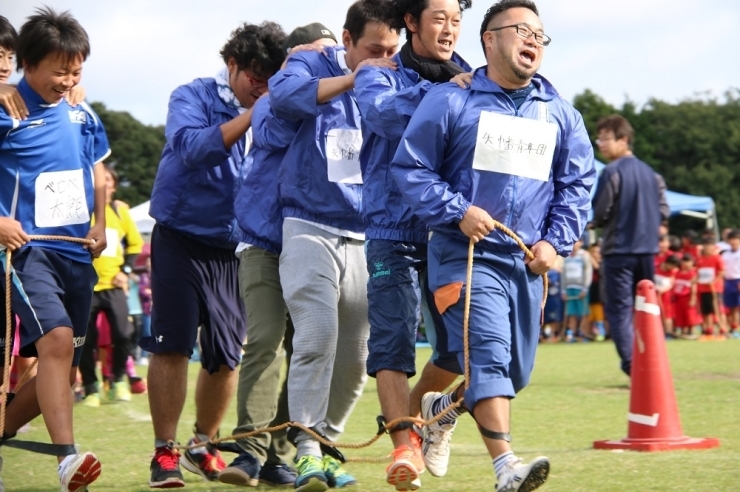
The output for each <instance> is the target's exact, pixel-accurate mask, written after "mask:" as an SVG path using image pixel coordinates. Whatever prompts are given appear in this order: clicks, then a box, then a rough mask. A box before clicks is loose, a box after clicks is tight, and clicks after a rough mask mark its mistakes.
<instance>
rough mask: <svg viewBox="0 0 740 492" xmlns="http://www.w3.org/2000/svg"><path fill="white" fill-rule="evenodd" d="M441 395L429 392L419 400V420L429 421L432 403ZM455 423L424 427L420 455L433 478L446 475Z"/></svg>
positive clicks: (432, 415)
mask: <svg viewBox="0 0 740 492" xmlns="http://www.w3.org/2000/svg"><path fill="white" fill-rule="evenodd" d="M442 396H444V395H442V393H435V392H429V393H426V394H425V395H424V396H423V397H422V398H421V418H422V419H424V420H431V419H433V418H434V414H433V412H432V408H433V406H434V405H433V403H434V401H435V400H436V399H437V398H440V397H442ZM456 425H457V422H453V423H451V424H439V423H434V424H432V425H428V426H426V427H424V444H423V445H422V448H421V455H422V457H423V458H424V463H425V464H426V467H427V469H428V470H429V473H431V474H432V475H434V476H435V477H443V476H445V474H446V473H447V464H448V463H449V462H450V441H451V440H452V433H453V432H454V431H455V426H456Z"/></svg>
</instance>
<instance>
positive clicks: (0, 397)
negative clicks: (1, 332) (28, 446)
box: [0, 235, 94, 437]
mask: <svg viewBox="0 0 740 492" xmlns="http://www.w3.org/2000/svg"><path fill="white" fill-rule="evenodd" d="M29 238H30V239H29V240H30V241H69V242H71V243H80V244H86V245H88V246H91V245H92V244H94V241H93V240H91V239H83V238H79V237H70V236H44V235H32V236H29ZM12 257H13V253H12V251H10V250H9V249H6V250H5V355H4V360H3V384H2V386H0V437H2V436H4V435H5V411H6V407H7V405H8V393H9V390H10V365H11V361H12V358H11V356H12V354H11V350H10V343H11V337H12V336H13V333H12V326H13V320H12V315H11V305H10V304H11V299H12V296H11V291H10V288H11V279H12V275H13V274H12V270H11V269H12V264H11V262H10V261H11V259H12ZM32 367H33V366H31V368H32ZM31 368H29V369H28V370H26V372H25V373H24V374H23V376H22V377H21V380H20V383H21V384H22V383H25V378H27V377H28V375H29V374H30V369H31ZM19 386H20V384H19Z"/></svg>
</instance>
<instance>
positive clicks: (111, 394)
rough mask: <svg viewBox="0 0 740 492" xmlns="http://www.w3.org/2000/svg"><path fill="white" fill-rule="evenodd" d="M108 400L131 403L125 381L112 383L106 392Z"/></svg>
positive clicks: (129, 391)
mask: <svg viewBox="0 0 740 492" xmlns="http://www.w3.org/2000/svg"><path fill="white" fill-rule="evenodd" d="M108 399H109V400H111V401H131V390H130V389H129V387H128V383H127V382H125V381H121V382H120V383H113V384H112V385H111V388H110V390H109V391H108Z"/></svg>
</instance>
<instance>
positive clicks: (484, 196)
mask: <svg viewBox="0 0 740 492" xmlns="http://www.w3.org/2000/svg"><path fill="white" fill-rule="evenodd" d="M481 44H482V45H483V49H484V52H485V55H486V60H487V66H485V67H481V68H479V69H478V70H476V71H475V73H474V75H473V80H472V82H471V84H470V88H469V89H461V88H459V87H456V86H453V85H452V84H445V85H441V86H438V87H435V88H433V89H432V90H431V91H430V92H429V93H428V94H427V96H426V97H425V98H424V99H423V100H422V102H421V104H420V105H419V107H418V109H417V111H416V113H414V116H413V117H412V118H411V121H410V123H409V125H408V128H407V129H406V132H405V133H404V136H403V139H402V141H401V144H400V145H399V146H398V151H397V152H396V155H395V157H394V159H393V164H392V166H391V172H392V173H393V175H394V178H395V179H396V182H397V183H398V186H399V188H400V190H401V192H402V193H403V195H404V197H405V198H406V200H407V201H408V203H409V205H410V206H411V208H412V210H413V211H414V212H415V213H416V214H417V215H418V216H419V217H420V218H421V219H422V220H424V221H425V222H426V223H427V224H428V225H429V226H430V228H431V229H432V231H433V234H432V238H431V239H430V241H429V246H428V247H429V252H428V262H429V286H430V289H431V290H432V291H433V292H434V298H435V303H436V305H437V307H438V309H439V311H440V312H441V313H442V316H443V318H444V321H445V326H446V328H447V332H448V338H449V349H450V350H451V351H453V352H455V353H456V354H457V356H458V360H459V361H460V365H461V366H463V367H464V360H463V359H464V356H463V354H464V348H463V329H462V327H463V312H464V297H465V296H464V292H465V278H466V271H467V255H468V243H469V242H470V241H473V242H475V243H477V244H476V246H475V251H474V263H473V272H472V282H471V303H470V323H469V330H470V343H469V347H470V382H469V388H468V389H467V390H465V391H464V392H463V391H462V390H460V391H455V392H454V394H453V395H451V396H452V398H451V400H457V399H459V398H461V397H462V398H464V403H465V407H466V408H467V409H469V410H470V413H471V415H472V416H473V418H474V419H475V420H476V422H477V424H478V429H479V430H480V433H481V435H482V437H483V441H484V442H485V445H486V447H487V449H488V452H489V454H490V455H491V458H493V465H494V468H495V472H496V480H497V488H496V490H497V491H498V492H504V491H506V492H512V491H531V490H534V489H536V488H538V487H539V486H540V485H541V484H543V483H544V482H545V480H546V479H547V475H548V473H549V468H550V464H549V461H548V460H547V458H544V457H539V458H536V459H534V460H533V461H532V462H530V463H529V464H524V463H523V462H522V461H521V460H520V459H519V458H517V457H516V456H515V455H514V454H513V452H512V451H511V446H510V444H509V443H510V441H511V436H510V434H509V430H510V422H509V413H510V411H509V409H510V400H511V399H512V398H514V397H515V395H516V394H517V393H518V392H519V391H520V390H521V389H523V388H524V387H525V386H526V385H527V384H528V382H529V378H530V374H531V372H532V369H533V366H534V356H535V350H536V348H537V341H538V335H539V323H540V320H541V301H542V296H543V285H542V278H541V275H543V274H545V273H546V272H547V271H548V270H549V269H550V267H551V266H552V264H553V262H554V261H555V258H556V256H557V255H561V256H567V255H568V254H569V253H570V251H571V249H572V247H573V244H574V243H575V242H576V241H577V240H578V238H579V237H580V235H581V233H582V232H583V229H584V228H585V226H586V221H587V215H588V211H589V209H590V200H589V192H590V190H591V187H592V186H593V183H594V180H595V174H596V173H595V169H594V162H593V149H592V147H591V143H590V141H589V138H588V134H587V132H586V129H585V127H584V124H583V120H582V118H581V115H580V114H579V113H578V112H577V111H576V110H575V109H574V108H573V107H572V106H571V105H570V104H568V103H567V102H565V101H564V100H563V99H561V98H560V96H559V95H558V93H557V92H556V91H555V89H554V88H553V87H552V85H550V83H549V82H548V81H547V80H546V79H545V78H544V77H542V76H540V75H538V74H537V73H536V72H537V70H538V69H539V67H540V64H541V63H542V57H543V55H544V48H545V46H547V45H548V44H550V37H549V36H547V35H546V34H545V33H544V31H543V29H542V23H541V21H540V19H539V14H538V11H537V7H536V6H535V4H534V3H533V2H531V1H529V0H502V1H500V2H498V3H496V4H495V5H493V6H492V7H491V8H490V9H488V12H487V13H486V16H485V18H484V20H483V24H482V26H481ZM494 219H495V220H497V221H498V222H500V223H502V224H504V225H506V226H507V227H509V228H510V229H512V230H513V231H514V232H516V233H517V234H518V235H519V237H520V238H521V239H522V241H523V242H524V244H526V245H527V246H528V247H529V248H530V249H531V250H532V252H533V253H534V259H533V260H531V261H529V260H527V259H525V257H524V254H523V253H522V251H521V249H520V248H519V246H517V244H516V243H515V242H514V241H513V240H511V239H510V238H508V236H506V235H504V234H502V233H501V232H500V231H498V230H496V229H494V224H493V220H494ZM440 398H442V397H440Z"/></svg>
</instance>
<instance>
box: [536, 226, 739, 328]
mask: <svg viewBox="0 0 740 492" xmlns="http://www.w3.org/2000/svg"><path fill="white" fill-rule="evenodd" d="M600 265H601V254H600V241H599V240H596V241H593V242H592V243H591V244H590V245H589V246H588V248H587V249H584V248H583V241H579V242H578V243H577V244H576V246H575V247H574V248H573V253H572V254H571V255H570V256H569V257H568V258H565V259H564V260H563V261H560V262H559V263H558V264H556V266H555V268H553V269H552V270H550V272H548V274H547V277H548V280H549V286H550V287H549V291H548V297H547V303H546V306H545V324H544V326H543V328H542V333H541V341H545V342H557V341H565V342H574V341H579V340H581V341H592V340H598V341H601V340H604V339H607V338H609V329H608V324H606V323H605V321H604V306H603V297H604V296H603V293H602V290H603V289H602V284H603V282H608V281H609V279H608V278H602V273H601V271H600ZM654 283H655V288H656V291H657V293H658V304H659V306H660V312H661V318H662V320H663V327H664V330H665V334H666V338H667V339H673V338H682V339H699V338H701V339H705V340H708V339H715V340H716V339H726V338H740V329H738V327H739V326H740V230H734V229H725V230H724V231H723V233H722V241H720V242H717V241H716V238H715V233H714V231H712V230H708V231H707V232H706V233H704V234H703V235H702V236H699V234H697V233H696V232H695V231H687V232H685V233H684V234H683V235H682V236H681V237H680V238H679V237H677V236H672V235H668V234H664V235H662V236H661V237H660V251H659V253H658V254H657V255H656V256H655V278H654Z"/></svg>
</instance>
